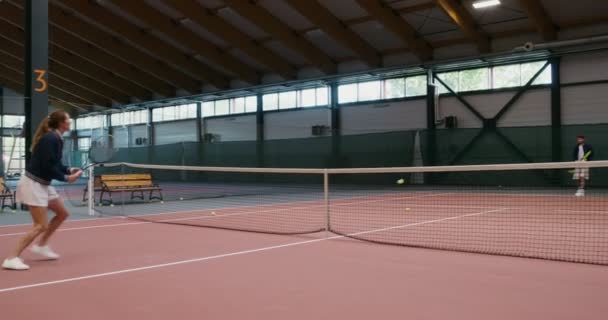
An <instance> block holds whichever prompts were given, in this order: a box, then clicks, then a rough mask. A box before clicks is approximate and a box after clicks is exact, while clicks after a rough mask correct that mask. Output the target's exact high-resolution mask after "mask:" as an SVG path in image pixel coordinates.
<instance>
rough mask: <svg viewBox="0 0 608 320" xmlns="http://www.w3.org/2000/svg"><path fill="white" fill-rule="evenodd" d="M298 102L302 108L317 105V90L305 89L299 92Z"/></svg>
mask: <svg viewBox="0 0 608 320" xmlns="http://www.w3.org/2000/svg"><path fill="white" fill-rule="evenodd" d="M300 102H301V105H302V107H312V106H315V105H317V90H316V89H306V90H302V91H300Z"/></svg>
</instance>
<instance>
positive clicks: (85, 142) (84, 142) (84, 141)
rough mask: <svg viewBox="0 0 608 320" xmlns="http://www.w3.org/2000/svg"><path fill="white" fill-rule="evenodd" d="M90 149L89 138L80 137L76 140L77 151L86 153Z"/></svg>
mask: <svg viewBox="0 0 608 320" xmlns="http://www.w3.org/2000/svg"><path fill="white" fill-rule="evenodd" d="M89 148H91V138H90V137H82V138H78V150H82V151H86V150H89Z"/></svg>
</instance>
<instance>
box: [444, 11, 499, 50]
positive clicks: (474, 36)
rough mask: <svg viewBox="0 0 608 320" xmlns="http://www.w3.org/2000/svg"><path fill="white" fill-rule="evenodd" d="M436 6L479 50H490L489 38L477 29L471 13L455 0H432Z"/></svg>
mask: <svg viewBox="0 0 608 320" xmlns="http://www.w3.org/2000/svg"><path fill="white" fill-rule="evenodd" d="M434 1H435V3H436V4H437V6H439V7H440V8H441V9H443V11H444V12H445V13H446V14H447V15H448V16H449V17H450V18H451V19H452V21H454V23H455V24H456V25H457V26H458V28H460V30H462V32H463V33H464V34H465V35H466V36H467V37H468V38H469V39H471V41H473V42H474V43H475V44H476V45H477V48H478V50H479V51H480V52H482V53H486V52H490V39H489V38H488V36H487V35H485V34H484V33H483V32H482V31H480V30H478V29H477V26H476V25H475V20H473V17H472V16H471V14H470V13H469V12H468V11H467V10H466V9H465V8H464V7H463V6H462V5H461V4H460V3H459V2H458V1H455V0H434Z"/></svg>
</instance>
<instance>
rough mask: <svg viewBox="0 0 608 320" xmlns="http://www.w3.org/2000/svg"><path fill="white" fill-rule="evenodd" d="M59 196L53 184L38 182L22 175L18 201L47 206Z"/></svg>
mask: <svg viewBox="0 0 608 320" xmlns="http://www.w3.org/2000/svg"><path fill="white" fill-rule="evenodd" d="M57 198H59V195H58V194H57V191H56V190H55V188H53V187H52V186H47V185H44V184H41V183H40V182H36V181H34V180H33V179H31V178H29V177H28V176H26V175H23V176H21V180H19V184H18V185H17V195H16V202H17V203H23V204H27V205H28V206H38V207H47V206H48V205H49V201H51V200H54V199H57Z"/></svg>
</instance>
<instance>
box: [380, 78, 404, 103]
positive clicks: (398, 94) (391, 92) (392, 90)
mask: <svg viewBox="0 0 608 320" xmlns="http://www.w3.org/2000/svg"><path fill="white" fill-rule="evenodd" d="M402 97H405V78H396V79H387V80H384V98H385V99H395V98H402Z"/></svg>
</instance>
